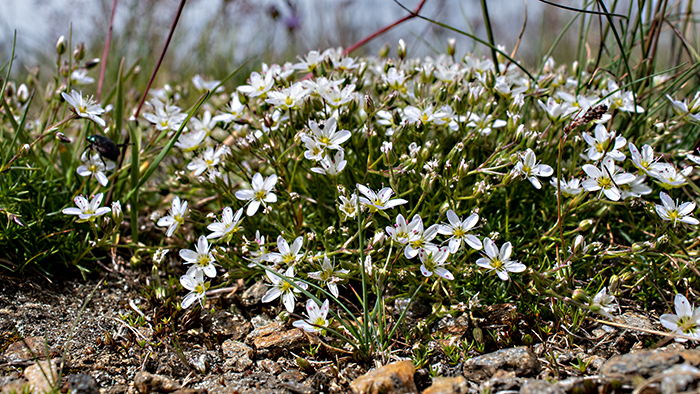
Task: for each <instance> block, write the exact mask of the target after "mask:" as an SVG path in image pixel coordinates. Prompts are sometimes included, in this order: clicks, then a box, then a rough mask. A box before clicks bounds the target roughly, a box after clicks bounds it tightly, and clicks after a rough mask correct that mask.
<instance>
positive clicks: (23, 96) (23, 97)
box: [17, 84, 29, 104]
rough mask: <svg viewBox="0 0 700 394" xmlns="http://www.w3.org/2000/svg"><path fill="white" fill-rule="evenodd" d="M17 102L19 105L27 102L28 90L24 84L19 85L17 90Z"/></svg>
mask: <svg viewBox="0 0 700 394" xmlns="http://www.w3.org/2000/svg"><path fill="white" fill-rule="evenodd" d="M17 100H19V102H20V103H22V104H24V103H26V102H27V100H29V88H28V87H27V85H25V84H21V85H19V89H17Z"/></svg>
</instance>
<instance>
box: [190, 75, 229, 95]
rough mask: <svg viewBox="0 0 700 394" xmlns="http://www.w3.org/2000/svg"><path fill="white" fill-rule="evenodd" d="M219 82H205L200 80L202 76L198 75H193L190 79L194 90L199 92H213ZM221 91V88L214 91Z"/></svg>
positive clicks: (202, 79) (222, 88) (222, 89)
mask: <svg viewBox="0 0 700 394" xmlns="http://www.w3.org/2000/svg"><path fill="white" fill-rule="evenodd" d="M219 82H220V81H207V80H205V79H204V78H202V76H201V75H199V74H195V76H194V77H192V85H194V87H195V89H197V90H199V91H200V92H203V91H205V90H213V89H214V88H215V87H217V86H218V85H219ZM223 91H224V87H223V86H219V88H218V89H216V93H219V92H223Z"/></svg>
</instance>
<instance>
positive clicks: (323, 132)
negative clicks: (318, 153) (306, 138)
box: [309, 117, 351, 149]
mask: <svg viewBox="0 0 700 394" xmlns="http://www.w3.org/2000/svg"><path fill="white" fill-rule="evenodd" d="M337 122H338V121H337V120H336V119H335V118H334V117H331V118H329V119H328V120H326V122H325V123H324V124H323V125H319V124H317V123H316V122H314V121H313V120H312V121H310V122H309V128H310V129H311V133H312V137H313V138H314V139H316V141H318V142H319V143H321V144H323V145H324V146H326V147H327V148H328V149H342V147H341V146H340V144H342V143H343V142H345V141H347V140H348V139H350V136H351V134H350V132H349V131H347V130H340V131H336V130H335V129H336V128H337Z"/></svg>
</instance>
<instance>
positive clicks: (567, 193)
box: [549, 177, 583, 197]
mask: <svg viewBox="0 0 700 394" xmlns="http://www.w3.org/2000/svg"><path fill="white" fill-rule="evenodd" d="M549 183H550V184H551V185H552V186H554V193H555V194H556V193H557V192H558V189H557V180H556V179H550V180H549ZM582 190H583V189H581V180H580V179H578V178H574V177H571V179H570V180H569V182H567V181H562V182H561V194H562V196H564V197H575V196H577V195H579V194H581V191H582Z"/></svg>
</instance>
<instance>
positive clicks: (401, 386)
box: [350, 361, 418, 394]
mask: <svg viewBox="0 0 700 394" xmlns="http://www.w3.org/2000/svg"><path fill="white" fill-rule="evenodd" d="M415 372H416V368H415V367H414V366H413V363H411V362H410V361H398V362H395V363H391V364H388V365H385V366H383V367H381V368H379V369H375V370H372V371H369V372H367V373H366V374H364V375H362V376H360V377H359V378H357V379H355V380H354V381H353V382H352V383H350V388H351V389H352V391H353V393H355V394H379V393H382V394H410V393H418V388H416V384H415V383H414V382H413V374H414V373H415Z"/></svg>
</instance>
